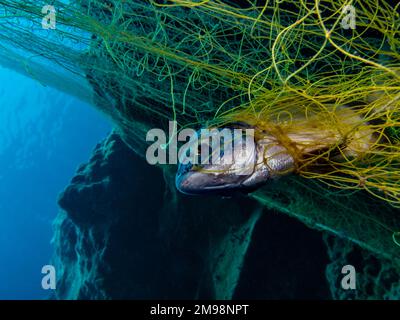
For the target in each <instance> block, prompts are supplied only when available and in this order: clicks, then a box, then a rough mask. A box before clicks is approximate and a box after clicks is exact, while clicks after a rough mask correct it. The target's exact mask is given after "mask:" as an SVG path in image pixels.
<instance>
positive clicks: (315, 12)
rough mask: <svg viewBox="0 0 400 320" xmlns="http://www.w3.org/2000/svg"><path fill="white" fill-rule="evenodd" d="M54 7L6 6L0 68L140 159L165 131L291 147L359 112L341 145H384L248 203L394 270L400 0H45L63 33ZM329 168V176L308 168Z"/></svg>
mask: <svg viewBox="0 0 400 320" xmlns="http://www.w3.org/2000/svg"><path fill="white" fill-rule="evenodd" d="M47 2H49V1H16V0H14V1H4V0H0V14H1V16H0V18H1V19H0V39H1V44H0V62H1V63H3V64H6V65H8V66H11V67H13V68H14V69H17V70H19V71H20V72H23V73H25V74H28V75H29V76H31V77H33V78H35V79H37V80H39V81H41V82H42V83H45V84H48V85H52V86H55V87H57V88H59V89H62V90H64V91H66V92H68V93H71V94H73V95H75V96H77V97H79V98H81V99H83V100H86V101H89V102H91V103H92V104H93V105H95V106H96V107H97V108H99V109H100V110H102V111H103V112H105V113H106V114H108V115H109V116H110V117H111V118H112V119H113V121H114V123H115V126H116V128H117V129H118V131H119V132H120V133H121V136H122V138H123V139H124V141H125V142H126V143H127V144H128V145H129V146H130V147H131V148H132V149H134V150H135V151H136V152H138V153H139V154H141V155H142V156H144V150H145V148H146V141H145V137H146V132H147V131H148V130H149V129H151V128H153V127H161V128H167V126H168V121H169V120H175V121H177V123H178V130H180V129H182V128H185V127H210V126H222V125H226V124H229V123H232V122H237V121H242V122H246V123H249V124H251V125H252V126H254V127H255V128H257V130H260V132H263V130H272V129H273V130H274V132H279V133H281V139H282V141H285V132H288V131H293V130H298V132H301V131H302V130H306V129H307V126H309V125H310V123H312V124H313V125H317V127H318V130H327V131H330V130H336V131H337V132H342V131H343V130H344V131H346V130H347V129H346V126H347V125H348V123H347V124H346V121H341V119H340V117H338V116H337V112H338V111H340V110H342V108H343V106H351V108H352V110H353V112H354V114H355V115H356V116H357V117H356V119H358V120H356V121H355V123H353V126H352V128H351V129H350V130H347V131H346V132H347V134H346V136H348V135H352V134H355V133H356V132H362V130H364V129H365V128H367V129H368V130H371V134H372V135H373V136H374V137H378V138H377V139H375V140H374V142H373V143H371V145H370V146H369V147H368V149H367V150H364V152H363V153H362V156H361V158H360V157H356V158H351V157H347V156H346V155H344V160H343V159H342V160H341V161H337V160H333V158H332V157H331V156H330V155H331V154H332V153H334V152H338V150H339V152H340V143H342V142H338V143H335V144H333V145H332V146H329V147H328V148H327V149H326V150H323V152H320V153H317V154H315V155H313V156H311V157H308V158H307V159H306V160H304V159H299V161H298V163H297V168H296V173H297V174H296V175H293V176H289V177H285V178H282V179H279V180H278V181H276V182H273V183H271V184H269V185H267V186H265V187H264V188H262V189H259V190H258V191H257V192H254V193H252V194H251V196H252V197H254V198H256V199H257V200H259V201H260V202H261V203H263V204H264V205H265V206H267V207H270V208H276V209H279V210H280V211H282V212H285V213H287V214H289V215H291V216H294V217H297V218H298V219H300V220H302V221H303V222H305V223H306V224H307V225H309V226H310V227H312V228H317V229H323V230H328V231H330V232H333V233H334V234H336V235H339V236H341V237H344V238H347V239H350V240H352V241H354V242H356V243H358V244H360V245H361V246H362V247H364V248H366V249H368V250H370V251H372V252H374V253H376V254H380V255H383V256H385V257H387V258H390V259H392V260H393V261H394V262H395V263H398V259H399V258H400V246H399V242H400V239H399V238H400V236H399V231H400V218H399V212H398V209H397V208H396V207H398V206H399V205H400V193H399V191H400V179H399V178H400V170H399V165H400V144H399V135H398V132H399V130H400V116H399V112H398V108H399V104H400V54H399V52H400V50H399V48H400V15H399V7H400V4H399V3H397V4H396V3H394V4H392V3H390V2H389V1H375V0H374V1H372V0H365V1H343V0H340V1H336V0H313V1H310V0H303V1H297V0H296V1H291V0H288V1H250V0H248V1H240V2H237V1H221V0H202V1H200V0H199V1H191V0H170V1H160V0H157V1H156V0H135V1H123V0H106V1H96V0H82V1H50V2H51V3H50V4H51V5H52V6H54V7H55V8H56V10H57V26H56V28H55V29H48V30H43V28H42V25H41V23H42V19H43V12H42V9H43V7H44V6H46V5H48V3H47ZM353 9H354V10H355V12H356V27H355V28H353V27H354V26H352V25H351V23H350V24H349V21H348V20H347V22H346V17H347V18H348V16H347V15H348V12H349V10H350V11H351V10H353ZM346 23H347V25H346ZM43 61H46V62H47V64H44V63H43ZM48 65H50V67H49V66H48ZM297 118H303V119H309V120H310V121H306V122H304V121H300V122H298V121H296V119H297ZM271 128H272V129H271ZM293 152H294V155H295V156H297V154H296V151H295V150H294V151H293ZM321 160H323V161H324V165H328V166H330V168H331V170H328V171H325V170H315V169H313V167H314V165H316V164H318V163H320V162H321ZM166 170H169V169H166ZM171 179H172V178H171Z"/></svg>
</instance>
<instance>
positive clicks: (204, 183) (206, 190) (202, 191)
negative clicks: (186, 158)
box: [175, 164, 244, 195]
mask: <svg viewBox="0 0 400 320" xmlns="http://www.w3.org/2000/svg"><path fill="white" fill-rule="evenodd" d="M192 168H193V165H191V164H187V165H182V164H181V165H180V166H179V168H178V172H177V174H176V177H175V185H176V188H177V190H178V191H179V192H181V193H183V194H186V195H207V194H216V195H228V194H231V193H232V191H235V190H241V189H244V188H243V186H242V182H243V181H242V180H243V179H244V177H241V178H236V179H237V181H233V180H231V181H230V182H227V180H226V177H221V176H219V175H216V174H213V173H207V172H204V171H196V170H192ZM236 177H238V176H236Z"/></svg>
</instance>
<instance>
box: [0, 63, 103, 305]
mask: <svg viewBox="0 0 400 320" xmlns="http://www.w3.org/2000/svg"><path fill="white" fill-rule="evenodd" d="M0 83H1V85H0V106H1V107H0V217H1V224H0V265H1V272H0V299H41V298H46V297H47V296H48V292H46V291H45V290H43V289H42V287H41V279H42V277H43V275H42V274H41V269H42V267H43V266H44V265H47V264H49V261H50V258H51V256H52V253H53V248H52V246H51V243H50V242H51V239H52V236H53V230H52V223H53V220H54V218H55V217H56V215H57V212H58V210H59V209H58V206H57V196H58V194H59V193H60V191H62V189H63V188H64V187H65V185H67V183H68V182H69V180H70V178H71V176H72V175H73V173H74V172H75V170H76V168H77V166H78V165H79V164H80V163H81V162H83V161H84V160H86V159H87V158H88V157H89V155H90V153H91V151H92V149H93V148H94V146H95V145H96V143H97V142H98V141H99V140H101V139H102V138H104V137H105V136H106V135H107V133H108V132H109V131H110V128H111V125H110V124H109V122H108V121H107V120H106V119H105V117H104V116H102V115H101V114H100V113H99V112H97V111H95V110H94V109H93V108H91V107H89V106H88V105H85V104H84V103H82V102H80V101H78V100H77V99H75V98H72V97H71V96H68V95H66V94H63V93H60V92H58V91H56V90H54V89H51V88H49V87H45V86H43V85H42V84H40V83H39V82H37V81H35V80H32V79H29V78H27V77H25V76H22V75H20V74H17V73H16V72H14V71H11V70H9V69H5V68H1V67H0Z"/></svg>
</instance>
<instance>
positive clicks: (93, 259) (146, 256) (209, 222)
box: [53, 134, 262, 299]
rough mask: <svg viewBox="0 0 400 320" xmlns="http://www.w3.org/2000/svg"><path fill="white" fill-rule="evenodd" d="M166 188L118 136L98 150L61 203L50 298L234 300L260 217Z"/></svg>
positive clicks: (253, 208) (244, 207)
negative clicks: (54, 281) (53, 289)
mask: <svg viewBox="0 0 400 320" xmlns="http://www.w3.org/2000/svg"><path fill="white" fill-rule="evenodd" d="M165 174H167V175H168V172H166V173H165ZM165 181H173V179H163V171H162V170H160V169H159V168H156V167H152V166H150V165H148V164H147V163H146V162H145V161H144V160H143V159H141V158H140V157H138V156H137V155H136V154H135V153H134V152H133V151H132V150H131V149H129V148H128V147H127V146H126V145H125V144H124V143H123V142H122V140H121V139H120V138H119V136H118V135H117V134H111V135H110V136H109V137H108V138H107V139H106V140H105V141H104V142H102V143H100V144H98V145H97V147H96V148H95V150H94V152H93V155H92V158H91V159H90V161H89V162H88V163H87V164H84V165H82V166H80V168H79V169H78V171H77V173H76V175H75V177H74V178H73V179H72V181H71V183H70V185H69V186H68V187H67V188H66V189H65V191H64V192H63V193H62V194H61V196H60V198H59V204H60V206H61V208H62V211H61V212H60V213H59V215H58V217H57V219H56V222H55V237H54V244H55V248H56V253H55V257H54V259H53V260H54V261H53V262H54V265H55V266H56V270H57V272H58V284H57V293H56V298H58V299H134V298H137V299H151V298H152V299H159V298H163V299H164V298H165V299H166V298H186V299H190V298H209V299H212V298H227V299H229V298H231V297H232V295H233V292H234V289H235V287H236V284H237V282H238V279H239V274H240V270H241V266H242V263H243V258H244V256H245V253H246V251H247V247H248V245H249V242H250V239H251V234H252V231H253V227H254V224H255V222H256V221H257V220H258V218H259V217H260V215H261V214H262V212H261V210H260V209H259V208H258V206H257V205H256V202H255V201H253V200H250V199H248V198H245V197H241V198H235V199H225V200H224V199H219V198H195V197H186V196H182V195H178V194H176V192H175V190H174V189H173V188H170V186H169V185H168V184H167V183H166V182H165ZM171 187H172V186H171Z"/></svg>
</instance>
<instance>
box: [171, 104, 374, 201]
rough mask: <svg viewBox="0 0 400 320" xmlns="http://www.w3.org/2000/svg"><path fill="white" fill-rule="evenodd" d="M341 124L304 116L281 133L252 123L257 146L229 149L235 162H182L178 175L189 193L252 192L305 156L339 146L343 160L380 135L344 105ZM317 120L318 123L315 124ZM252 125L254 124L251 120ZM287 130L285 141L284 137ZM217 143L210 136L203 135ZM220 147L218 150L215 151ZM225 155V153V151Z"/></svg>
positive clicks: (333, 155) (336, 155)
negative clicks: (328, 125) (336, 126)
mask: <svg viewBox="0 0 400 320" xmlns="http://www.w3.org/2000/svg"><path fill="white" fill-rule="evenodd" d="M336 116H337V118H338V119H339V123H340V126H341V128H340V129H337V130H336V129H332V128H328V129H327V128H326V124H321V125H318V123H321V121H310V119H307V120H305V119H302V120H300V121H298V122H297V124H296V125H294V126H288V127H287V128H286V129H285V132H284V133H283V134H282V135H277V134H276V130H262V129H260V128H257V127H255V126H254V127H253V129H254V130H255V131H256V132H258V134H257V138H255V139H254V145H253V147H252V148H246V152H243V150H242V149H240V148H239V149H238V148H231V149H229V150H228V152H229V154H228V155H227V156H228V158H231V159H233V161H232V162H230V163H200V164H195V163H192V162H188V163H180V164H179V166H178V170H177V173H176V177H175V184H176V188H177V189H178V191H180V192H181V193H184V194H187V195H204V194H221V195H229V194H232V193H234V192H238V191H239V192H244V193H250V192H253V191H255V190H257V189H258V188H260V187H261V186H263V185H265V184H267V183H268V182H269V181H274V180H277V179H279V178H281V177H283V176H286V175H289V174H293V173H295V172H296V170H297V168H298V166H299V164H300V163H301V161H303V162H304V161H306V160H307V159H310V158H312V157H314V158H315V155H316V154H318V153H322V152H324V151H326V150H329V149H330V148H332V146H336V148H333V150H336V152H333V151H332V152H330V157H331V159H334V160H335V161H341V160H344V159H347V158H354V157H358V156H360V155H361V154H363V153H365V152H367V151H368V150H369V148H370V146H371V145H372V144H373V143H374V141H376V140H375V139H374V137H373V132H372V130H371V129H370V128H369V127H368V125H364V126H362V125H360V123H362V119H361V118H360V116H358V115H356V114H354V113H352V112H351V111H350V112H349V111H348V110H341V111H340V112H339V113H338V114H336ZM316 123H317V125H316ZM246 127H247V128H249V127H251V125H246ZM282 136H284V138H285V139H284V142H283V140H282ZM201 144H203V145H204V144H205V145H206V147H209V148H212V146H211V145H210V142H209V139H206V140H205V141H201ZM216 152H219V151H216ZM225 155H226V154H225Z"/></svg>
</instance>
